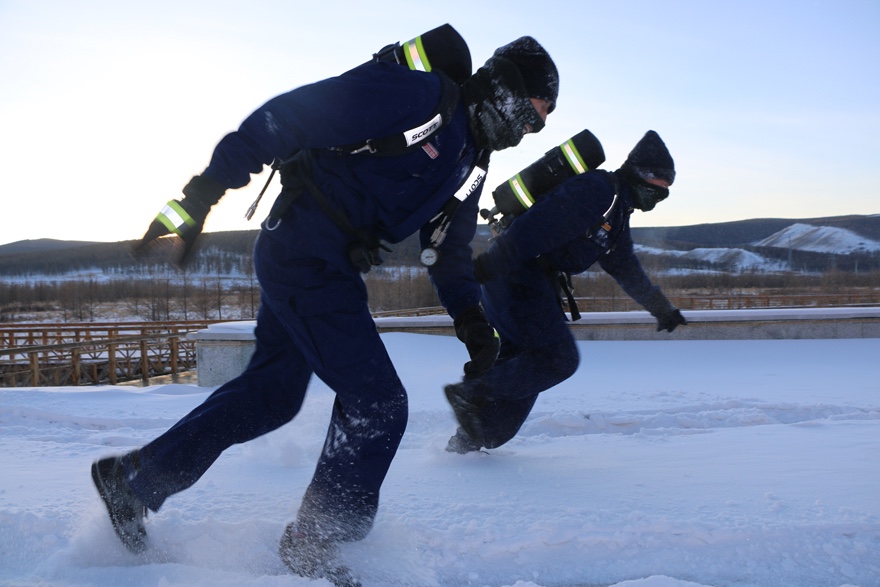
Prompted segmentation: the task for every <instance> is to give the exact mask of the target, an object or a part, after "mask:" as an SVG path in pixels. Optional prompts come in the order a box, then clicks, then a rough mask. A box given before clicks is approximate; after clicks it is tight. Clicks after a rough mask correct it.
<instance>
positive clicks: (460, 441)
mask: <svg viewBox="0 0 880 587" xmlns="http://www.w3.org/2000/svg"><path fill="white" fill-rule="evenodd" d="M478 450H480V444H479V443H478V442H475V441H474V439H473V438H471V437H470V436H468V433H467V432H465V431H464V429H462V427H461V426H459V427H458V430H456V431H455V434H453V435H452V436H451V437H450V438H449V442H448V443H447V444H446V452H455V453H458V454H460V455H463V454H467V453H469V452H474V451H478Z"/></svg>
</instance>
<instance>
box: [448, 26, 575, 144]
mask: <svg viewBox="0 0 880 587" xmlns="http://www.w3.org/2000/svg"><path fill="white" fill-rule="evenodd" d="M558 93H559V74H558V72H557V70H556V65H555V64H554V63H553V60H552V59H550V56H549V55H548V54H547V52H546V51H545V50H544V48H543V47H541V45H540V44H538V42H537V41H535V40H534V39H533V38H531V37H521V38H519V39H517V40H516V41H514V42H512V43H509V44H508V45H505V46H504V47H501V48H499V49H497V50H496V51H495V53H494V54H493V55H492V57H490V58H489V60H488V61H486V64H485V65H484V66H483V67H481V68H480V69H478V70H477V72H476V73H475V74H474V75H472V76H471V77H470V79H468V80H467V81H466V82H465V83H464V84H463V86H462V94H463V97H464V101H465V105H466V106H467V110H468V119H469V122H470V128H471V132H472V133H473V134H474V138H475V139H476V142H477V146H478V147H480V148H481V149H489V150H492V151H500V150H502V149H506V148H508V147H515V146H516V145H518V144H519V142H520V141H521V140H522V138H523V135H524V134H525V127H526V125H529V126H530V127H531V132H538V131H540V130H541V129H542V128H544V121H543V120H541V116H540V115H539V114H538V111H537V110H535V107H534V105H532V103H531V101H530V100H529V99H530V98H541V99H544V100H547V101H548V102H550V103H551V106H550V108H549V110H551V111H552V110H553V108H554V107H555V105H556V97H557V95H558Z"/></svg>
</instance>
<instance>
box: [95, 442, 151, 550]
mask: <svg viewBox="0 0 880 587" xmlns="http://www.w3.org/2000/svg"><path fill="white" fill-rule="evenodd" d="M92 482H94V484H95V488H96V489H97V490H98V495H100V496H101V499H102V500H104V505H105V506H106V507H107V513H108V514H110V523H111V524H113V530H115V531H116V535H117V536H119V539H120V540H121V541H122V543H123V544H124V545H125V547H126V548H128V549H129V550H130V551H131V552H133V553H135V554H139V553H141V552H143V551H144V550H145V549H146V548H147V531H146V529H144V517H145V516H146V515H147V508H146V507H145V506H144V504H142V503H141V501H140V500H139V499H138V498H137V496H136V495H135V494H134V492H133V491H132V490H131V488H130V487H129V485H128V483H127V481H126V478H125V468H124V467H123V466H122V457H107V458H104V459H100V460H98V461H95V462H94V463H92Z"/></svg>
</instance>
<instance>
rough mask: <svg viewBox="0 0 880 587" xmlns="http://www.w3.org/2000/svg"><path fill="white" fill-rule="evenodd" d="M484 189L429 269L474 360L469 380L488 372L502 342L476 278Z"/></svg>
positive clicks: (424, 237)
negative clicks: (474, 250)
mask: <svg viewBox="0 0 880 587" xmlns="http://www.w3.org/2000/svg"><path fill="white" fill-rule="evenodd" d="M481 191H482V187H480V188H479V189H477V190H476V191H475V193H473V194H471V195H470V196H468V197H467V198H466V199H465V201H464V202H462V203H461V204H460V205H459V206H458V208H457V209H456V211H455V214H454V215H453V217H452V221H451V222H450V224H449V229H448V232H447V233H446V238H445V239H444V240H443V243H442V244H441V245H440V247H439V250H438V252H439V257H438V260H437V263H436V264H435V265H432V266H431V267H429V268H428V274H429V275H430V277H431V282H432V283H433V284H434V288H435V289H436V291H437V295H438V297H439V298H440V303H442V304H443V307H445V308H446V311H447V312H449V315H450V316H451V317H452V320H453V325H454V327H455V335H456V336H457V337H458V339H459V340H460V341H461V342H463V343H464V344H465V346H466V347H467V350H468V354H469V356H470V361H468V362H467V363H466V364H465V366H464V373H465V377H466V378H467V377H477V376H479V375H482V374H483V373H485V372H486V371H488V370H489V369H490V368H491V367H492V365H493V364H494V362H495V359H496V358H497V357H498V351H499V348H500V342H499V340H498V337H497V336H496V335H495V329H494V328H492V326H491V325H490V324H489V321H488V319H487V318H486V315H485V314H484V313H483V308H482V307H481V306H480V299H481V298H482V291H481V289H480V284H479V283H477V280H476V278H474V266H473V261H471V254H472V250H471V241H473V239H474V234H475V233H476V230H477V209H478V208H479V199H480V193H481ZM431 233H432V229H431V228H430V226H426V227H425V228H423V229H422V230H421V233H420V241H421V245H422V246H423V247H425V246H427V245H428V244H429V242H430V237H431Z"/></svg>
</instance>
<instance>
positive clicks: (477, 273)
mask: <svg viewBox="0 0 880 587" xmlns="http://www.w3.org/2000/svg"><path fill="white" fill-rule="evenodd" d="M474 277H475V278H476V279H477V281H478V282H479V283H486V282H487V281H490V280H492V279H494V278H495V276H494V275H492V272H491V270H490V269H489V255H487V254H486V253H481V254H479V255H477V256H476V257H474Z"/></svg>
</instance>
